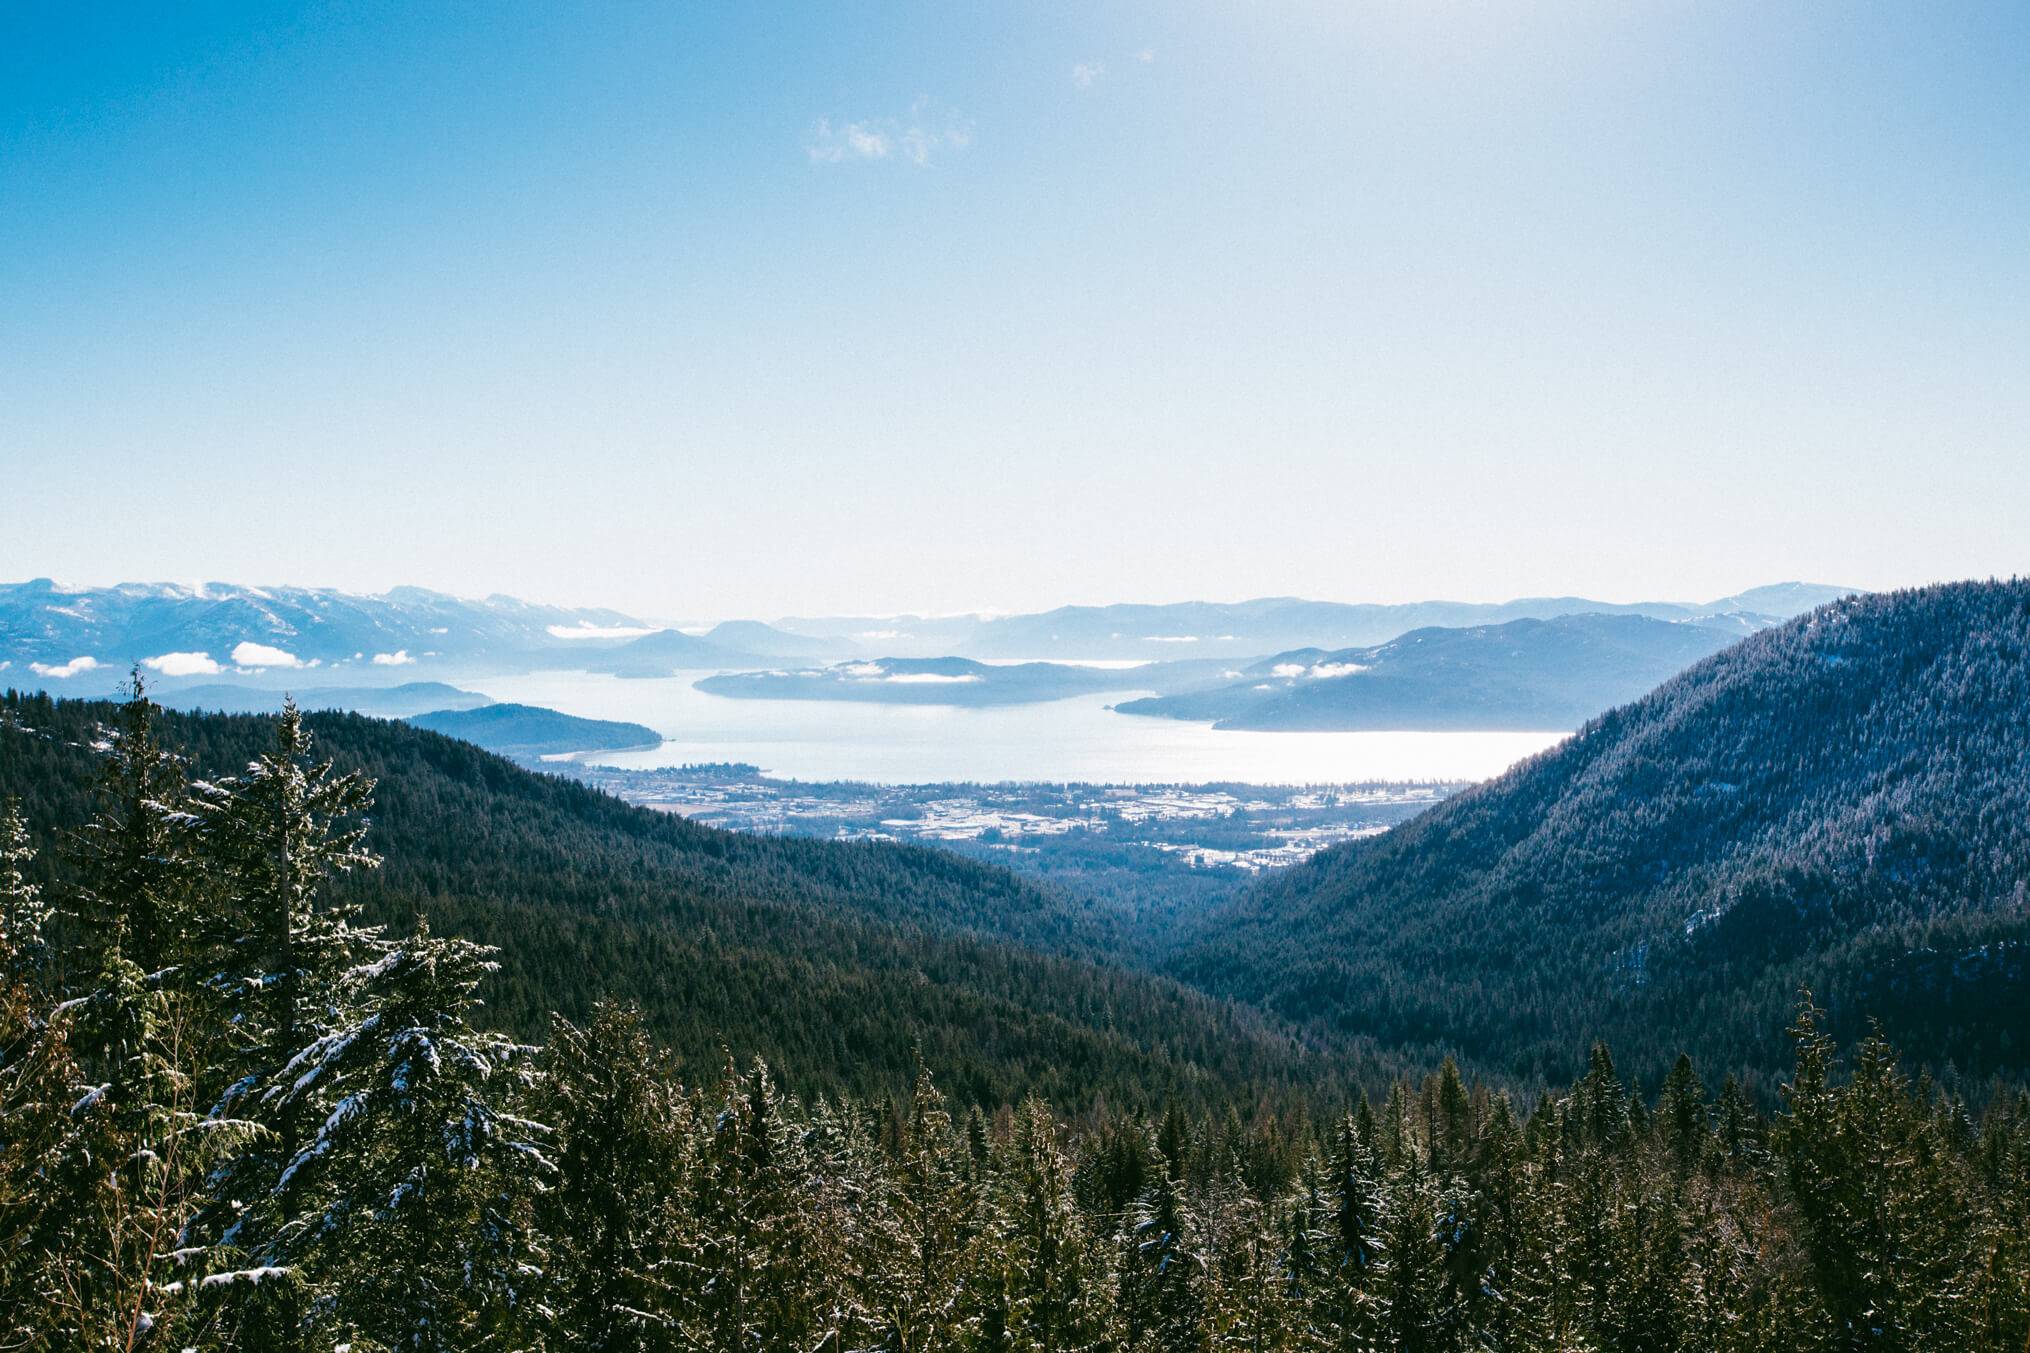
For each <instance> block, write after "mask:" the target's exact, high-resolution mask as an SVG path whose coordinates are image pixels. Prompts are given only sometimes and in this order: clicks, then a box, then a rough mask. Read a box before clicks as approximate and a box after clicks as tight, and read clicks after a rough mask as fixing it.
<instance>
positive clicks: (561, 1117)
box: [536, 1002, 685, 1353]
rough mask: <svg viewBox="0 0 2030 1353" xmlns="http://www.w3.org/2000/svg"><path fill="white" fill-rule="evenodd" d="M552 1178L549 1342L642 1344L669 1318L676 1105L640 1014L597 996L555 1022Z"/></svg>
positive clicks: (679, 1154) (547, 1201)
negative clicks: (571, 1018) (573, 1015)
mask: <svg viewBox="0 0 2030 1353" xmlns="http://www.w3.org/2000/svg"><path fill="white" fill-rule="evenodd" d="M543 1086H544V1093H543V1103H544V1117H545V1118H547V1119H548V1121H549V1122H550V1123H552V1124H554V1125H555V1128H556V1132H557V1136H556V1139H555V1143H554V1153H553V1154H554V1157H555V1160H556V1163H557V1173H556V1180H555V1183H554V1185H553V1186H552V1187H551V1188H550V1189H549V1190H548V1191H547V1192H545V1193H544V1194H543V1195H542V1196H541V1198H540V1200H539V1204H538V1207H537V1213H536V1216H537V1221H538V1223H539V1225H540V1229H541V1231H542V1233H543V1234H544V1235H545V1236H547V1237H548V1238H549V1271H548V1274H547V1284H546V1292H547V1295H546V1305H547V1306H548V1308H549V1310H550V1312H551V1315H550V1319H549V1326H550V1331H551V1341H552V1345H553V1346H554V1347H557V1348H566V1349H583V1350H587V1353H642V1351H644V1350H648V1349H653V1348H657V1347H660V1346H662V1342H663V1340H664V1339H665V1338H666V1337H667V1331H669V1330H670V1329H671V1328H672V1326H673V1325H674V1318H675V1310H674V1302H673V1300H672V1298H671V1294H670V1284H671V1274H670V1271H669V1270H670V1266H671V1263H672V1261H673V1255H672V1239H673V1238H672V1236H671V1234H670V1233H671V1229H672V1227H673V1225H674V1222H675V1212H674V1208H673V1203H674V1201H675V1199H674V1192H675V1189H676V1187H677V1184H678V1179H679V1175H680V1171H681V1169H682V1166H683V1141H682V1136H681V1133H682V1129H683V1125H684V1113H683V1109H684V1107H685V1106H683V1105H682V1104H681V1103H680V1102H679V1101H678V1098H677V1094H676V1082H675V1078H674V1076H673V1075H671V1073H670V1068H669V1066H668V1064H667V1062H666V1061H665V1059H664V1058H663V1057H662V1056H661V1055H660V1054H659V1053H658V1052H657V1051H656V1050H655V1048H654V1046H653V1045H652V1044H651V1043H650V1042H649V1038H648V1033H647V1030H646V1029H645V1028H644V1027H643V1025H642V1019H641V1012H640V1011H639V1010H635V1009H632V1008H624V1007H621V1006H618V1005H615V1004H613V1003H611V1002H602V1003H601V1004H600V1005H599V1007H598V1008H597V1009H596V1010H595V1012H594V1014H593V1018H592V1020H591V1022H590V1023H589V1024H587V1025H586V1026H585V1027H584V1028H582V1029H581V1028H579V1027H578V1026H577V1025H574V1024H571V1023H570V1022H568V1021H566V1020H562V1019H560V1020H558V1021H556V1023H555V1025H554V1026H553V1029H552V1033H551V1037H550V1048H549V1054H548V1059H547V1067H546V1075H545V1076H544V1081H543Z"/></svg>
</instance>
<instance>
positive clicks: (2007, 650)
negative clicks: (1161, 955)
mask: <svg viewBox="0 0 2030 1353" xmlns="http://www.w3.org/2000/svg"><path fill="white" fill-rule="evenodd" d="M2026 711H2030V582H2008V583H1999V582H1990V583H1965V584H1955V585H1952V586H1942V587H1932V588H1926V589H1923V590H1920V591H1912V592H1901V593H1895V594H1887V595H1879V596H1868V597H1857V598H1853V599H1849V600H1845V601H1841V602H1838V603H1835V604H1833V605H1830V606H1827V607H1825V608H1823V609H1820V610H1817V611H1814V612H1812V613H1810V614H1808V615H1806V616H1804V617H1802V618H1799V619H1797V620H1794V621H1792V622H1790V623H1788V624H1785V625H1782V626H1780V627H1777V628H1774V629H1769V630H1766V631H1764V632H1762V633H1759V634H1755V635H1751V636H1750V637H1749V638H1747V639H1745V640H1743V641H1742V642H1741V643H1739V644H1736V645H1734V646H1733V647H1730V648H1728V649H1726V650H1724V651H1722V652H1721V653H1719V654H1717V655H1715V656H1714V657H1711V658H1708V659H1706V660H1705V661H1703V662H1700V663H1698V664H1697V665H1695V666H1693V667H1692V668H1691V669H1690V670H1688V671H1686V672H1684V673H1683V674H1682V675H1680V676H1677V677H1675V678H1673V679H1672V680H1670V681H1668V682H1666V683H1664V684H1663V685H1662V686H1660V687H1659V688H1658V689H1657V690H1655V691H1654V692H1652V693H1650V694H1649V695H1647V696H1645V697H1643V698H1642V699H1640V700H1637V701H1635V702H1634V703H1632V704H1628V705H1624V706H1622V707H1620V708H1617V709H1614V710H1612V711H1610V712H1608V713H1607V714H1605V715H1603V716H1602V717H1600V718H1599V719H1596V720H1594V721H1593V722H1591V723H1589V724H1587V725H1586V726H1585V727H1584V728H1582V729H1581V730H1580V731H1579V732H1578V733H1577V734H1576V735H1575V736H1574V737H1572V738H1571V739H1569V740H1567V741H1566V742H1564V743H1562V744H1561V745H1559V746H1558V747H1556V748H1555V749H1553V750H1551V751H1549V752H1546V753H1544V754H1543V755H1541V756H1539V757H1537V758H1535V759H1533V760H1531V761H1528V762H1525V763H1524V764H1523V765H1521V766H1520V767H1518V768H1516V769H1515V770H1513V771H1511V772H1510V773H1508V774H1507V775H1505V776H1503V777H1501V778H1500V779H1497V780H1494V781H1491V782H1489V783H1487V784H1485V785H1482V786H1479V787H1477V788H1475V789H1473V790H1471V791H1469V792H1467V793H1464V794H1461V795H1458V796H1456V797H1454V798H1452V799H1451V800H1449V801H1447V802H1446V803H1444V804H1443V805H1441V806H1439V807H1437V808H1435V809H1433V810H1432V811H1431V812H1429V813H1426V814H1425V815H1423V816H1422V817H1419V818H1417V819H1415V820H1414V821H1412V822H1410V823H1408V824H1406V825H1404V826H1402V827H1398V828H1396V829H1395V830H1393V831H1391V832H1389V833H1387V834H1386V835H1384V836H1381V837H1378V838H1375V839H1374V840H1372V841H1368V842H1363V843H1358V844H1354V845H1350V846H1346V847H1343V848H1338V849H1334V850H1331V851H1327V852H1325V853H1323V854H1321V855H1319V856H1317V857H1315V858H1314V859H1312V860H1311V861H1310V862H1308V863H1306V864H1303V865H1299V866H1297V867H1295V868H1292V869H1290V870H1288V871H1287V872H1285V873H1283V874H1281V875H1278V876H1275V877H1273V878H1271V879H1269V880H1268V881H1266V882H1264V883H1262V884H1260V885H1259V886H1257V887H1256V888H1254V889H1253V890H1252V891H1250V892H1248V893H1246V894H1244V895H1242V896H1241V897H1240V898H1239V899H1238V900H1237V901H1236V902H1235V903H1233V904H1232V905H1231V906H1230V907H1228V908H1225V909H1222V910H1220V911H1218V912H1216V913H1214V914H1213V915H1211V916H1208V917H1206V918H1205V919H1204V920H1203V922H1202V923H1201V926H1200V928H1199V929H1198V931H1197V933H1196V934H1195V935H1194V936H1193V937H1191V938H1190V939H1189V940H1188V941H1187V942H1186V944H1185V945H1184V947H1183V950H1182V952H1181V954H1180V955H1179V957H1178V958H1177V959H1176V961H1175V963H1174V965H1173V971H1175V972H1176V973H1178V974H1179V975H1180V976H1183V977H1186V978H1187V979H1189V980H1191V981H1194V982H1196V983H1199V984H1201V985H1203V986H1204V987H1206V988H1207V989H1209V990H1211V991H1214V992H1216V993H1220V994H1224V995H1229V996H1233V997H1237V998H1240V999H1245V1000H1250V1001H1258V1002H1261V1003H1262V1004H1264V1005H1265V1006H1267V1007H1268V1008H1269V1009H1271V1010H1273V1011H1275V1012H1277V1013H1278V1014H1281V1015H1283V1016H1286V1017H1288V1018H1291V1019H1293V1020H1297V1021H1300V1022H1304V1023H1308V1024H1310V1025H1312V1026H1314V1027H1317V1028H1320V1029H1329V1030H1334V1031H1338V1032H1342V1033H1346V1034H1357V1035H1359V1036H1361V1037H1364V1038H1369V1039H1373V1040H1375V1041H1376V1042H1377V1043H1379V1044H1381V1045H1382V1046H1385V1047H1392V1048H1396V1049H1401V1050H1416V1051H1418V1052H1420V1053H1431V1052H1436V1051H1439V1050H1448V1051H1457V1052H1459V1053H1462V1054H1464V1055H1465V1056H1466V1057H1468V1058H1469V1059H1472V1060H1474V1061H1476V1062H1478V1063H1480V1064H1482V1065H1485V1066H1489V1067H1492V1068H1495V1069H1499V1070H1504V1071H1508V1072H1511V1073H1513V1074H1516V1075H1518V1076H1522V1077H1531V1078H1533V1077H1535V1076H1537V1075H1547V1076H1548V1077H1549V1078H1550V1079H1551V1080H1553V1081H1557V1080H1561V1079H1564V1078H1566V1077H1568V1076H1570V1075H1572V1074H1573V1073H1574V1071H1575V1069H1578V1068H1582V1067H1583V1065H1584V1052H1585V1047H1586V1044H1587V1042H1588V1041H1589V1040H1591V1039H1593V1038H1595V1037H1607V1038H1609V1039H1611V1040H1612V1042H1613V1047H1614V1051H1615V1055H1616V1056H1617V1057H1618V1058H1626V1059H1628V1060H1627V1061H1625V1062H1624V1065H1630V1066H1632V1067H1634V1068H1635V1069H1636V1070H1638V1071H1639V1073H1641V1074H1643V1075H1655V1074H1659V1073H1660V1072H1661V1070H1662V1066H1663V1063H1664V1059H1665V1058H1666V1057H1668V1056H1670V1055H1674V1054H1675V1053H1676V1052H1677V1051H1678V1050H1679V1049H1680V1048H1687V1049H1689V1050H1690V1051H1691V1052H1692V1053H1693V1055H1694V1056H1695V1057H1698V1058H1699V1059H1700V1060H1701V1062H1702V1063H1703V1064H1706V1065H1726V1066H1737V1067H1748V1068H1763V1069H1769V1070H1773V1069H1775V1068H1777V1067H1780V1066H1782V1065H1784V1064H1785V1063H1786V1061H1787V1059H1788V1057H1789V1052H1788V1050H1787V1048H1785V1047H1784V1046H1782V1042H1783V1040H1782V1039H1781V1037H1780V1036H1778V1035H1777V1034H1775V1033H1774V1032H1773V1031H1774V1030H1777V1029H1780V1028H1781V1027H1782V1025H1783V1022H1784V1014H1785V1011H1786V1010H1788V1009H1789V1008H1790V1007H1791V1005H1792V1004H1793V1003H1794V1002H1795V1000H1796V995H1797V990H1798V988H1799V987H1800V986H1801V985H1805V984H1808V985H1809V986H1810V987H1811V988H1812V990H1813V991H1814V993H1815V994H1816V995H1817V997H1818V999H1819V1000H1820V1001H1821V1002H1822V1003H1823V1004H1825V1005H1826V1006H1827V1007H1828V1008H1829V1009H1830V1010H1831V1011H1832V1013H1833V1016H1834V1018H1835V1020H1836V1021H1837V1022H1839V1023H1841V1024H1842V1025H1844V1026H1845V1028H1846V1029H1847V1030H1848V1031H1849V1032H1864V1031H1865V1029H1864V1021H1865V1020H1866V1019H1869V1018H1877V1019H1880V1020H1881V1021H1882V1023H1883V1025H1884V1027H1885V1029H1886V1031H1887V1033H1888V1034H1889V1036H1890V1037H1891V1038H1892V1039H1893V1040H1895V1042H1896V1043H1897V1044H1898V1046H1899V1047H1901V1048H1902V1049H1903V1050H1904V1051H1906V1052H1908V1053H1909V1054H1911V1055H1912V1056H1913V1057H1914V1058H1917V1059H1921V1060H1927V1061H1929V1062H1931V1063H1932V1064H1933V1065H1935V1066H1941V1067H1948V1068H1951V1069H1954V1070H1957V1071H1958V1072H1961V1073H1964V1074H1967V1075H1971V1076H1981V1075H1985V1074H1988V1073H1990V1072H1999V1073H2004V1074H2011V1075H2021V1074H2024V1073H2025V1072H2026V1071H2030V717H2026V713H2025V712H2026Z"/></svg>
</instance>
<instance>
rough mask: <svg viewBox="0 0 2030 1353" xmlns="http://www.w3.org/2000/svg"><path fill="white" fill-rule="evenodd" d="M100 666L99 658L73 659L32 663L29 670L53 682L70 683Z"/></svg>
mask: <svg viewBox="0 0 2030 1353" xmlns="http://www.w3.org/2000/svg"><path fill="white" fill-rule="evenodd" d="M0 665H4V664H0ZM98 665H99V660H98V659H97V658H72V659H71V660H70V661H69V662H56V663H49V662H31V663H29V664H28V670H29V671H31V672H33V673H35V674H36V675H37V676H39V677H48V678H50V679H51V680H53V681H68V680H70V678H72V677H74V676H76V675H77V674H78V673H79V672H89V671H91V670H92V669H93V668H94V667H97V666H98Z"/></svg>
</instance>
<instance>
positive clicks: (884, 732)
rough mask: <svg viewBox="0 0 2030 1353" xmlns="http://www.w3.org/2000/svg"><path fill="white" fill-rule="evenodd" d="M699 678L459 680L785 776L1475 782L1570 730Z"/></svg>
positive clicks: (632, 761)
mask: <svg viewBox="0 0 2030 1353" xmlns="http://www.w3.org/2000/svg"><path fill="white" fill-rule="evenodd" d="M702 675H705V674H704V673H689V674H682V675H678V676H674V677H665V678H658V679H651V680H642V679H624V678H620V677H608V676H597V675H592V674H588V673H583V672H539V673H535V674H533V675H529V676H516V677H484V678H477V679H475V680H473V681H472V682H470V683H468V684H470V685H471V686H472V687H473V688H475V689H478V690H482V691H484V692H485V693H486V694H488V695H490V696H492V697H493V698H494V699H496V700H506V701H513V702H516V703H520V704H529V705H543V706H546V707H548V708H550V709H558V710H562V711H564V712H565V713H567V714H576V715H580V716H582V717H585V718H591V719H626V720H629V721H631V722H634V723H641V724H647V725H648V726H649V727H650V728H653V729H655V730H656V731H657V732H659V733H661V734H662V735H663V737H664V738H665V739H666V741H665V742H664V743H663V745H662V746H661V747H658V748H655V749H654V750H651V751H636V752H616V753H607V754H601V755H598V756H595V757H593V758H591V759H593V760H595V761H597V762H599V763H600V764H602V765H611V766H631V767H639V768H650V767H657V766H678V765H683V764H685V763H686V762H700V761H745V762H750V763H752V764H754V765H756V766H759V767H761V769H762V770H763V771H765V772H767V773H768V774H771V775H776V776H781V777H784V778H787V779H795V780H872V781H879V782H884V783H888V784H926V783H936V782H940V781H947V780H973V781H983V782H992V781H999V780H1046V781H1085V782H1091V783H1097V784H1134V783H1153V782H1201V781H1208V780H1237V781H1243V782H1250V783H1254V784H1318V783H1347V782H1352V781H1359V780H1481V779H1486V778H1487V777H1488V776H1491V775H1496V774H1499V773H1500V772H1501V771H1503V770H1505V769H1507V768H1508V767H1509V766H1510V765H1513V764H1514V763H1515V762H1516V761H1519V760H1521V759H1522V758H1523V757H1526V756H1529V755H1531V754H1533V753H1535V752H1539V751H1542V750H1543V749H1544V748H1546V747H1549V746H1550V745H1551V744H1553V743H1555V742H1557V741H1558V740H1559V739H1561V738H1563V737H1564V736H1565V734H1564V733H1561V732H1544V733H1457V732H1447V733H1246V732H1219V731H1215V730H1214V729H1212V728H1211V727H1210V726H1208V725H1205V724H1193V723H1180V722H1178V721H1176V720H1172V719H1145V718H1137V717H1134V716H1131V715H1125V714H1115V713H1113V712H1112V711H1111V710H1109V709H1108V708H1107V706H1109V705H1112V704H1116V703H1118V702H1120V701H1124V700H1130V699H1133V698H1134V697H1135V695H1136V694H1137V692H1132V691H1109V692H1107V693H1105V694H1103V695H1086V696H1078V697H1075V698H1073V699H1069V700H1053V701H1049V702H1047V703H1043V704H1034V705H1013V706H1004V707H1001V708H998V709H960V708H954V707H951V706H932V705H877V704H853V703H849V702H844V701H819V700H732V699H727V698H726V697H724V696H716V695H706V694H705V693H704V692H702V691H699V690H695V689H693V687H692V682H693V681H695V680H697V679H698V677H700V676H702Z"/></svg>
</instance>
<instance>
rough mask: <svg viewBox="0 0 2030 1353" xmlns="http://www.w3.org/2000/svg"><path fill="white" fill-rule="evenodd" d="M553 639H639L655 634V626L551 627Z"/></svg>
mask: <svg viewBox="0 0 2030 1353" xmlns="http://www.w3.org/2000/svg"><path fill="white" fill-rule="evenodd" d="M549 630H550V637H551V638H552V639H639V638H640V637H641V636H642V635H644V634H654V633H655V627H654V626H653V625H551V626H550V627H549Z"/></svg>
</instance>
